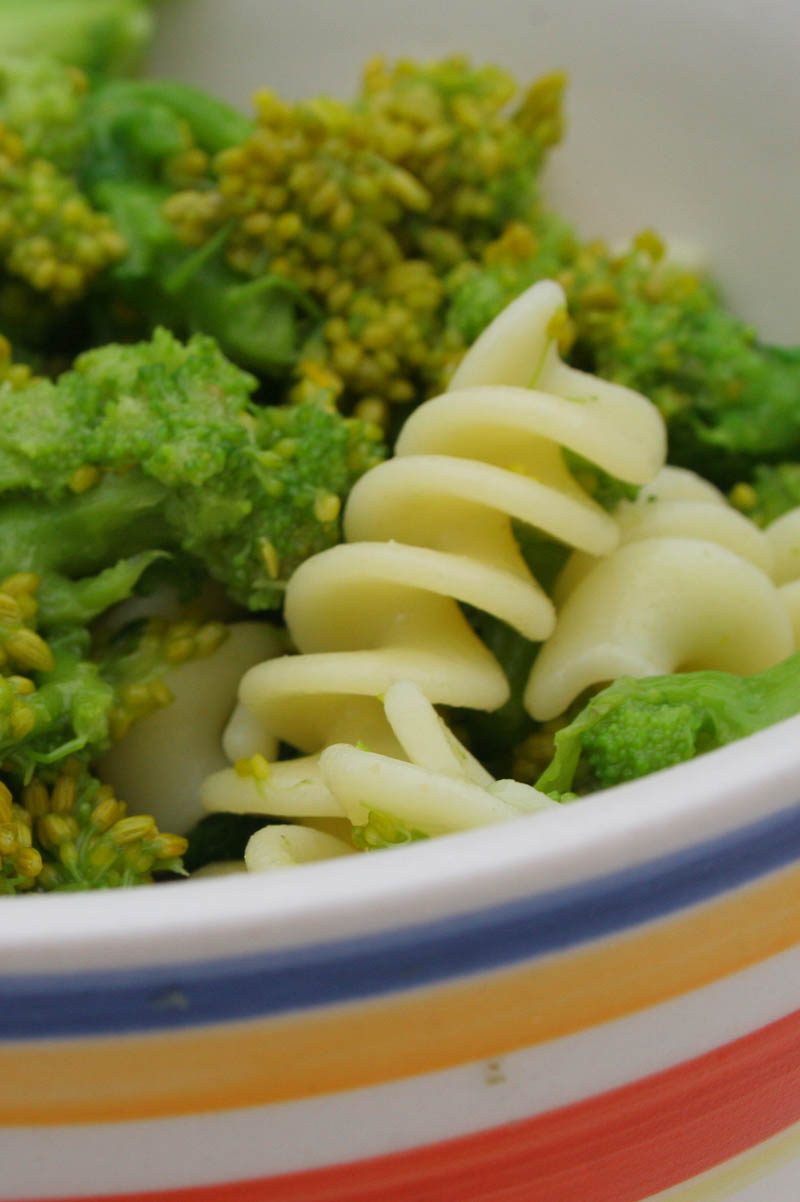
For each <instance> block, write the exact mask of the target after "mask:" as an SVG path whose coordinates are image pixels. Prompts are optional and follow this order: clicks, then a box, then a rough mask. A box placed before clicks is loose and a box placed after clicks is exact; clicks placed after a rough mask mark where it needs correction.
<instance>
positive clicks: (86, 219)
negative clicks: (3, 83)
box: [0, 126, 125, 306]
mask: <svg viewBox="0 0 800 1202" xmlns="http://www.w3.org/2000/svg"><path fill="white" fill-rule="evenodd" d="M124 252H125V243H124V241H123V240H122V238H121V237H120V235H119V234H118V233H117V232H116V230H115V229H114V227H113V225H112V223H111V221H110V219H109V218H108V216H107V215H106V214H105V213H98V212H96V211H95V210H93V209H92V207H91V206H90V204H89V203H88V201H87V200H86V198H85V197H84V196H83V195H82V194H81V192H80V191H79V190H78V188H77V187H76V185H75V183H74V181H73V180H72V179H71V177H70V176H68V175H65V174H63V173H62V172H60V171H59V170H58V168H57V167H55V166H54V165H53V164H52V163H51V162H49V161H48V160H46V159H40V158H30V157H29V156H28V155H27V154H26V153H25V150H24V147H23V145H22V141H21V139H20V138H19V137H18V136H17V135H16V134H15V133H13V132H12V131H11V130H9V129H7V128H4V127H2V126H0V269H2V271H3V272H4V273H5V274H7V275H10V276H13V277H16V278H18V279H20V280H22V281H24V283H25V284H26V285H28V287H29V288H32V289H33V290H34V291H36V292H40V293H45V294H46V295H47V297H48V298H49V299H51V300H52V301H53V303H54V304H55V305H57V306H58V305H64V304H67V303H69V302H71V301H74V300H76V299H78V298H79V297H81V296H83V295H84V293H85V292H86V291H87V289H88V288H89V286H90V285H91V283H92V282H93V281H94V280H95V278H96V277H97V276H98V275H100V274H101V273H102V272H103V271H105V270H107V268H108V267H109V266H110V265H111V264H112V263H114V262H116V261H117V260H118V259H121V258H122V256H123V254H124Z"/></svg>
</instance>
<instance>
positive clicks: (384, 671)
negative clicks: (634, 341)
mask: <svg viewBox="0 0 800 1202" xmlns="http://www.w3.org/2000/svg"><path fill="white" fill-rule="evenodd" d="M564 305H565V302H564V295H563V292H562V291H561V289H560V288H559V287H558V285H556V284H554V283H552V282H550V281H545V282H543V283H539V284H537V285H535V286H534V287H533V288H531V289H529V291H528V292H526V293H524V294H523V295H522V296H521V297H520V298H519V299H518V300H517V301H515V302H514V303H513V304H512V305H510V306H509V308H508V309H506V310H505V311H504V312H503V313H502V314H501V315H500V317H498V318H497V320H496V321H495V322H494V323H493V324H492V325H491V326H490V327H489V328H488V329H487V330H486V331H485V332H484V333H483V335H482V336H481V337H480V338H479V339H478V341H477V342H476V343H475V345H474V347H473V348H472V350H471V351H470V352H469V354H468V355H467V356H466V358H465V359H464V361H463V362H462V364H461V366H460V368H459V369H458V371H457V373H456V375H455V377H454V379H453V381H452V384H451V387H450V389H449V390H448V392H447V393H445V394H443V395H442V396H439V397H436V398H434V399H433V400H431V401H428V402H427V403H426V404H424V405H422V406H421V407H420V408H419V409H418V410H416V412H415V413H414V414H413V415H412V416H411V417H410V418H409V420H408V421H407V423H406V425H405V427H404V428H403V431H402V433H401V435H400V438H399V440H398V443H397V447H396V455H395V457H394V459H392V460H389V461H388V462H387V463H384V464H381V465H380V466H378V467H376V468H373V470H372V471H370V472H368V473H367V474H366V475H365V476H363V477H362V479H361V480H360V481H359V482H358V484H357V485H356V487H355V488H354V490H353V492H352V494H351V496H350V500H349V502H348V505H347V509H346V512H345V519H344V529H345V536H346V538H347V540H348V542H347V543H346V544H342V545H340V546H338V547H334V548H333V549H331V550H329V551H325V552H323V553H321V554H319V555H316V556H314V557H313V558H311V559H310V560H308V561H306V563H305V564H303V565H302V566H301V567H300V568H299V569H298V571H297V572H296V573H295V574H294V576H293V577H292V579H291V580H290V582H289V586H288V590H287V596H286V611H285V612H286V622H287V626H288V628H289V632H290V634H291V637H292V640H293V642H294V644H295V646H296V647H297V649H298V651H299V652H300V653H301V654H300V655H299V656H295V657H289V656H286V657H283V658H281V659H277V660H272V661H270V662H268V663H265V664H262V665H259V666H258V667H256V668H254V669H251V670H250V671H249V672H248V673H247V675H246V676H245V678H244V680H243V681H242V685H241V689H240V702H241V708H240V711H239V713H238V714H237V716H236V718H235V724H236V726H237V729H242V728H243V727H244V725H245V723H246V722H248V721H252V717H255V718H256V719H257V721H258V723H259V728H260V729H261V730H262V731H267V732H268V733H269V734H270V735H271V736H273V737H276V738H278V739H280V740H282V741H284V742H286V743H289V744H291V745H292V746H293V747H295V748H298V749H299V750H301V751H304V752H307V753H310V754H308V755H306V756H304V757H303V758H301V759H299V760H289V761H286V762H284V763H281V764H277V765H273V766H272V768H271V772H270V775H269V779H268V780H258V779H257V778H256V777H254V776H252V775H248V774H247V773H246V771H242V770H241V768H240V770H239V771H238V772H237V771H236V770H235V769H229V770H227V771H224V772H222V773H217V774H215V776H213V777H211V778H210V779H209V780H208V781H207V782H206V785H205V787H204V801H205V803H206V805H207V806H209V807H210V808H212V809H232V810H252V809H255V810H262V811H264V812H267V813H273V814H283V815H288V816H292V815H294V816H313V815H332V816H335V815H337V814H341V813H342V812H347V800H346V794H347V792H348V791H347V789H344V788H343V787H342V786H341V771H340V769H341V765H342V764H343V763H344V762H345V761H346V762H347V763H348V764H351V765H355V764H356V759H355V758H354V757H355V751H357V749H355V751H354V750H353V745H355V744H356V743H359V742H363V743H365V744H366V745H367V746H368V747H369V753H364V754H372V755H384V756H389V757H391V758H392V759H394V760H396V761H397V762H398V765H396V766H395V769H393V770H396V771H397V772H401V771H402V772H410V771H411V770H412V768H414V765H413V764H412V765H411V766H410V767H409V766H408V764H409V756H408V751H407V749H406V747H404V744H403V739H401V738H399V737H398V733H397V729H396V727H395V726H394V725H393V723H392V719H391V716H390V713H389V712H387V709H386V708H385V707H384V705H383V704H382V702H381V698H382V696H383V695H384V694H387V690H389V689H390V688H391V686H392V685H393V684H395V683H396V682H402V681H407V682H412V683H414V684H416V685H417V686H418V688H419V690H420V691H421V693H422V694H423V695H424V697H425V698H427V699H428V701H429V702H431V703H434V704H444V705H454V706H462V707H467V708H475V709H482V710H492V709H496V708H497V707H499V706H500V705H502V704H503V703H504V701H505V700H506V699H507V697H508V684H507V682H506V679H505V677H504V675H503V672H502V671H501V669H500V667H499V665H498V664H497V662H496V661H495V660H494V658H493V657H492V655H491V654H490V653H489V651H488V650H487V649H486V647H484V645H483V644H482V643H481V642H480V640H479V639H478V638H477V636H476V635H475V633H474V631H473V630H472V628H471V626H470V625H469V623H468V621H467V620H466V618H465V616H464V614H463V613H462V611H461V609H460V607H459V602H461V603H466V604H468V605H471V606H474V607H476V608H478V609H481V610H484V611H486V612H488V613H491V614H493V615H494V616H496V617H497V618H500V619H502V620H503V621H504V622H506V623H508V624H509V625H510V626H512V627H514V628H515V629H516V630H518V631H519V632H520V633H521V634H523V635H524V636H525V637H527V638H529V639H531V640H535V641H540V640H543V639H546V638H547V637H548V636H549V635H550V634H551V632H552V630H553V628H554V625H555V611H554V608H553V604H552V602H551V601H550V599H549V598H548V597H547V595H546V594H545V593H544V591H543V590H542V589H541V588H540V587H539V585H538V584H537V582H536V581H535V580H534V578H533V577H532V575H531V573H530V572H529V570H528V568H527V566H526V564H525V562H524V560H523V558H522V555H521V553H520V551H519V548H518V546H517V544H516V541H515V539H514V536H513V533H512V520H518V521H521V522H525V523H528V524H530V525H532V526H535V527H537V528H538V529H540V530H542V531H544V532H545V533H547V534H548V535H550V536H552V537H553V538H556V539H558V540H561V541H563V542H565V543H566V544H567V545H569V546H572V547H575V548H577V549H579V550H581V551H585V552H588V553H589V554H591V555H594V556H598V555H607V554H608V553H609V552H611V551H612V550H613V549H614V548H615V546H616V545H617V543H618V541H619V537H620V534H619V527H618V524H617V523H616V522H615V520H614V519H613V517H611V516H610V515H609V514H608V513H606V512H605V510H603V509H602V507H601V506H600V505H599V504H597V503H596V502H595V501H594V500H593V499H592V498H591V497H590V496H589V495H588V494H587V493H586V492H585V491H584V490H583V489H582V488H581V487H580V486H579V484H578V483H577V481H576V480H575V478H574V477H573V476H572V475H571V474H570V472H569V471H568V469H567V467H566V465H565V462H564V457H563V454H562V451H563V450H564V449H567V450H569V451H571V452H574V453H576V454H577V455H580V456H583V457H584V458H586V459H588V460H590V461H591V462H592V463H593V464H595V465H597V466H598V467H599V468H601V469H602V470H603V471H605V472H607V473H609V474H610V475H612V476H615V477H617V478H619V479H621V480H624V481H627V482H630V483H632V484H636V485H642V484H646V483H648V482H649V481H650V480H652V479H653V477H654V476H655V475H656V473H657V472H658V470H659V469H660V468H661V466H662V464H663V461H664V455H665V437H664V427H663V423H662V420H661V418H660V416H659V415H658V413H657V411H656V410H655V408H654V407H653V406H652V405H651V404H650V403H649V402H648V401H646V400H645V399H644V398H643V397H642V396H640V395H639V394H637V393H634V392H631V391H629V390H628V389H625V388H622V387H620V386H618V385H612V384H609V383H607V382H605V381H601V380H599V379H596V378H595V377H593V376H588V375H586V374H584V373H582V372H578V371H575V370H574V369H572V368H568V367H566V366H565V365H564V364H563V363H562V361H561V360H560V358H559V356H558V353H557V341H556V340H557V334H558V329H559V325H560V323H561V321H562V320H563V314H564V312H565V308H564ZM245 715H250V717H245ZM428 720H429V718H428ZM331 744H345V745H349V746H350V748H351V751H352V754H351V755H349V756H348V755H347V753H346V752H344V751H341V750H339V749H337V753H336V755H335V756H334V755H328V756H326V757H325V765H326V770H325V771H324V770H323V767H322V765H321V761H320V759H319V754H318V753H319V752H320V751H322V750H323V749H324V748H326V747H329V746H330V745H331ZM240 751H241V749H240ZM402 761H405V762H406V766H405V767H401V766H399V765H401V764H402ZM357 762H358V764H359V765H361V766H362V767H364V766H366V764H367V760H364V759H359V760H358V761H357ZM416 767H417V768H418V769H419V770H420V771H422V772H426V771H429V769H428V768H426V767H424V766H420V765H416ZM354 770H355V769H354ZM437 774H438V772H437ZM328 775H331V779H332V775H335V776H336V781H337V782H338V784H337V787H336V788H331V787H329V782H328V779H327V778H328ZM439 775H441V774H439ZM444 775H445V776H446V774H444ZM415 779H416V778H415ZM359 787H360V786H359ZM404 788H406V786H404ZM397 792H398V793H399V790H398V791H397ZM482 792H483V793H484V794H485V793H486V790H485V789H483V790H482ZM343 798H344V800H343ZM476 804H477V803H476ZM481 804H482V805H484V806H485V805H486V802H485V797H484V799H483V800H482V802H481ZM512 809H513V805H512Z"/></svg>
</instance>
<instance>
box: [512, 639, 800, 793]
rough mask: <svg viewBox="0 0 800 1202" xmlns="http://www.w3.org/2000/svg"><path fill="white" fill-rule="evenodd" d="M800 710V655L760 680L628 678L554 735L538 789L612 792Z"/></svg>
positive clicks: (717, 675)
mask: <svg viewBox="0 0 800 1202" xmlns="http://www.w3.org/2000/svg"><path fill="white" fill-rule="evenodd" d="M797 713H800V653H798V654H796V655H793V656H791V657H790V658H789V659H787V660H785V661H784V662H783V663H780V664H777V665H776V666H775V667H773V668H769V669H767V671H765V672H761V673H759V674H758V675H755V676H748V677H741V676H733V675H730V674H729V673H726V672H688V673H686V674H685V675H680V676H663V677H662V676H657V677H651V678H650V679H645V680H633V679H631V678H628V677H624V678H622V679H620V680H617V681H615V682H614V684H612V685H610V686H609V688H607V689H604V690H603V691H602V692H601V693H598V694H597V696H595V697H593V698H592V700H591V701H590V702H589V703H588V704H587V705H586V707H585V708H584V709H583V710H582V711H581V712H580V713H579V714H578V716H577V717H576V718H574V719H573V721H572V722H570V723H569V725H568V726H565V727H563V729H561V730H560V731H558V732H557V734H556V735H555V748H556V751H555V756H554V758H553V761H552V763H551V764H550V765H549V767H548V768H546V769H545V771H544V772H543V773H542V775H541V776H540V778H539V780H538V781H537V785H536V787H537V788H538V789H541V790H542V791H543V792H545V793H564V792H567V791H568V790H570V789H571V788H572V787H573V784H574V783H577V785H578V786H579V787H580V790H581V792H585V791H590V790H591V789H592V788H601V789H604V788H608V787H609V786H611V785H617V784H621V783H622V782H624V781H628V780H635V779H636V778H637V777H640V776H647V775H648V774H649V773H651V772H658V771H660V770H661V769H662V768H668V767H670V766H671V765H673V764H679V763H682V762H683V761H685V760H690V759H692V758H693V757H694V756H696V755H702V754H703V753H704V752H706V751H711V750H713V749H714V748H717V747H722V746H724V745H725V744H726V743H732V742H733V741H734V740H736V739H741V738H744V737H745V736H746V735H749V734H753V733H754V732H755V731H758V730H763V729H764V728H765V727H767V726H772V725H773V724H774V723H776V722H780V721H782V720H783V719H784V718H790V717H792V716H793V715H794V714H797Z"/></svg>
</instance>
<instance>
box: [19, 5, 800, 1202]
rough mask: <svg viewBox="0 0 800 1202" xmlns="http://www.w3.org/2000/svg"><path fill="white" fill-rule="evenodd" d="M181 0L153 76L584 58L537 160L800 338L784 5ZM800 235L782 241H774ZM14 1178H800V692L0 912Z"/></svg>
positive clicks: (579, 214)
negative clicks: (182, 876) (791, 705)
mask: <svg viewBox="0 0 800 1202" xmlns="http://www.w3.org/2000/svg"><path fill="white" fill-rule="evenodd" d="M768 12H769V19H768V20H767V19H765V17H764V15H763V10H762V9H759V7H758V6H742V5H731V4H730V3H729V2H728V0H694V3H693V4H692V5H688V4H686V3H684V0H659V2H658V3H654V2H651V0H604V2H603V4H597V2H596V0H561V3H559V4H558V5H555V4H551V3H549V2H546V0H518V2H516V0H501V2H500V3H499V4H495V5H494V6H493V7H492V9H491V11H490V12H487V10H486V6H485V5H484V4H480V3H479V2H477V0H446V2H445V0H404V3H403V4H402V5H398V4H396V2H395V0H369V2H367V0H336V3H333V2H332V0H293V2H292V4H291V5H289V4H281V3H279V2H276V3H272V4H265V3H264V2H263V0H226V3H225V4H224V5H222V4H219V3H218V0H193V2H192V3H187V2H183V3H178V2H177V0H176V2H175V3H174V4H171V5H166V6H165V7H164V10H163V23H164V24H163V30H162V37H161V43H160V46H159V48H158V51H157V55H156V67H157V68H161V69H165V68H168V69H170V70H172V71H176V72H178V73H180V74H183V75H185V76H186V77H188V78H193V79H196V80H198V81H199V82H201V83H208V84H210V85H212V86H214V87H216V88H217V89H218V90H221V91H223V92H227V93H228V94H229V95H230V96H231V97H232V98H234V99H236V98H242V97H243V96H244V94H245V93H246V92H247V91H249V90H250V88H251V86H255V85H256V84H257V83H264V82H265V81H268V82H270V83H272V84H273V85H274V86H275V87H277V88H279V89H281V90H284V91H289V92H292V91H293V92H295V93H296V92H299V91H303V90H305V91H315V90H325V89H330V90H333V91H345V90H346V89H347V88H348V87H349V86H350V85H351V82H352V79H353V77H354V75H355V72H356V69H357V65H358V64H359V63H360V62H361V61H363V60H364V59H365V58H366V57H367V56H368V55H369V54H372V53H374V52H375V51H376V50H381V49H383V50H389V51H390V52H391V53H393V54H403V53H407V54H428V55H431V56H433V55H436V54H440V53H445V52H452V51H453V50H457V49H466V50H472V51H473V52H474V53H475V54H477V55H479V56H480V57H482V58H484V59H488V60H495V61H498V62H502V63H504V64H507V65H508V66H510V67H511V68H512V69H514V70H515V71H516V72H517V73H518V74H519V75H520V76H521V77H531V76H532V75H534V74H535V73H536V72H537V71H542V70H546V69H549V68H552V67H554V66H558V65H566V66H568V67H569V68H570V69H571V73H572V76H573V80H574V87H573V93H572V94H573V100H572V106H571V115H572V125H573V131H572V134H571V137H570V140H569V142H568V149H567V150H566V151H565V152H564V154H563V156H561V157H559V158H558V159H557V161H556V163H555V164H554V167H553V170H552V172H551V178H552V180H553V187H554V191H555V193H556V197H557V199H558V198H560V200H561V202H562V204H563V206H564V208H565V210H566V212H567V213H570V214H572V215H573V216H574V217H575V218H576V219H578V220H579V221H581V222H582V224H583V228H585V229H597V228H602V229H604V231H605V232H606V233H608V234H610V235H612V236H613V235H617V234H623V233H630V232H631V230H634V229H636V228H637V227H639V226H641V225H643V224H646V223H648V222H653V223H655V224H657V225H658V226H659V227H660V228H661V229H662V230H664V231H665V232H667V233H668V234H675V235H679V236H680V235H683V236H691V237H692V238H694V239H696V240H697V241H699V242H700V243H702V244H704V245H705V246H706V247H707V248H708V250H709V252H710V255H711V258H712V261H713V262H715V263H718V264H720V266H721V269H722V275H723V278H724V281H725V283H726V284H727V286H728V289H729V292H730V294H731V295H732V296H733V297H734V299H735V301H736V303H737V304H738V306H739V308H740V310H741V311H742V312H744V313H746V314H747V315H748V316H750V317H752V318H753V319H754V320H755V321H757V322H758V323H759V324H760V325H761V326H762V328H764V329H766V331H767V332H768V333H769V334H771V335H772V336H774V337H778V338H780V337H783V338H786V339H792V338H796V336H797V325H796V299H795V292H796V278H797V272H796V271H791V270H787V262H791V261H792V259H794V261H795V262H796V261H797V259H798V257H800V233H798V229H800V227H798V224H797V222H796V219H795V212H794V210H795V207H796V198H797V196H798V195H800V154H798V151H797V141H796V136H797V135H796V113H797V112H798V111H800V83H799V82H798V81H799V80H800V75H798V72H797V70H796V63H797V61H798V58H799V57H800V21H798V17H797V9H796V7H795V0H772V3H771V4H770V5H769V8H768ZM793 239H794V241H792V240H793ZM0 907H1V909H2V914H3V922H2V923H0V1082H2V1088H0V1202H22V1200H23V1199H25V1200H27V1202H31V1200H33V1199H36V1200H38V1202H56V1200H58V1202H66V1200H67V1199H69V1200H72V1202H75V1200H77V1199H89V1198H92V1199H94V1200H95V1202H97V1200H98V1199H100V1200H102V1199H105V1200H106V1202H111V1200H112V1199H114V1200H115V1202H120V1200H122V1199H127V1200H128V1202H145V1200H146V1202H643V1200H645V1199H650V1200H651V1202H653V1200H655V1199H658V1200H659V1202H712V1200H713V1202H722V1199H726V1200H728V1199H730V1200H733V1199H736V1200H737V1202H797V1199H798V1198H799V1197H800V719H798V720H793V721H791V722H788V723H784V724H783V725H782V726H780V727H776V728H774V729H772V730H768V731H765V732H764V733H762V734H760V735H757V736H755V737H753V738H751V739H748V740H746V741H744V742H742V743H741V744H738V745H736V746H734V747H731V748H728V749H726V750H724V751H722V752H718V753H714V754H712V755H710V756H707V757H705V758H704V759H702V760H699V761H697V762H695V763H692V764H688V765H684V766H682V767H680V768H676V769H673V770H671V771H669V772H666V773H663V774H660V775H659V776H657V777H654V778H652V779H650V780H647V781H643V782H639V783H636V784H633V785H628V786H625V787H623V788H620V789H616V790H613V791H610V792H608V793H606V794H604V795H603V796H602V797H599V798H596V799H594V800H591V801H588V802H585V803H580V804H577V805H574V806H569V807H565V808H564V809H563V811H558V812H554V813H553V812H548V813H545V814H542V815H540V816H537V817H535V818H532V819H530V820H525V821H520V822H519V823H517V824H515V825H514V828H513V831H512V830H511V829H510V828H504V829H489V830H486V831H482V832H477V833H471V834H466V835H459V836H452V837H449V838H447V839H442V840H439V841H434V842H431V843H430V844H427V845H426V844H417V845H415V846H411V847H408V848H405V849H403V850H402V851H398V852H396V853H383V854H378V855H373V856H367V857H363V858H361V859H359V860H358V861H357V862H350V861H348V862H342V861H338V862H334V863H330V864H326V865H321V866H315V867H313V868H303V869H298V870H296V871H294V872H287V873H285V874H280V875H276V876H274V877H271V878H266V877H250V878H230V879H225V880H207V881H197V882H191V883H188V884H184V885H176V886H166V887H162V888H153V889H144V890H138V891H131V892H128V891H121V892H119V893H115V894H108V895H98V896H69V897H31V898H9V899H3V900H2V902H0Z"/></svg>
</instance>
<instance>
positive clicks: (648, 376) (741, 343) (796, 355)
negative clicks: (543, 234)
mask: <svg viewBox="0 0 800 1202" xmlns="http://www.w3.org/2000/svg"><path fill="white" fill-rule="evenodd" d="M662 256H663V247H662V246H661V244H660V243H659V241H658V239H656V238H655V237H654V236H653V235H644V236H642V237H640V238H639V239H638V240H637V241H636V243H635V245H634V247H633V248H632V250H631V251H630V252H628V253H627V254H625V255H623V256H612V255H609V254H608V253H607V252H606V251H605V250H604V249H603V248H587V249H586V250H584V251H583V252H582V253H581V255H579V256H578V258H577V260H576V262H575V265H574V269H573V272H572V275H571V276H570V275H569V273H568V278H567V290H568V295H569V299H570V306H571V314H572V317H573V320H574V323H575V327H576V335H577V337H576V342H575V346H574V351H573V354H574V355H575V356H577V358H578V360H579V361H581V360H582V359H584V360H586V359H588V362H589V364H590V365H591V367H592V368H593V370H596V371H597V372H598V373H599V374H600V375H603V376H606V377H607V378H609V379H612V380H615V381H617V382H619V383H621V384H626V385H627V386H628V387H630V388H635V389H637V390H638V391H640V392H643V393H644V394H645V395H646V396H648V397H650V399H651V400H653V401H654V402H655V404H656V405H657V406H658V407H659V409H660V410H661V412H662V414H663V415H664V418H665V420H666V422H667V427H668V431H669V443H670V461H671V462H672V463H676V464H680V465H682V466H686V467H690V468H693V469H695V470H697V471H699V472H700V473H701V474H702V475H704V476H706V478H708V479H710V480H713V481H714V482H716V483H718V484H721V485H723V486H724V485H730V484H731V483H733V482H734V481H735V480H736V479H737V477H741V475H742V474H743V471H747V469H748V468H749V467H750V466H751V465H752V464H753V463H756V462H759V461H761V460H764V459H774V458H782V457H786V455H787V453H789V454H791V453H792V451H793V450H795V449H797V448H800V350H786V349H782V348H780V347H772V346H766V345H763V344H762V343H760V342H759V341H758V339H757V338H756V335H755V333H754V331H753V330H752V329H751V328H750V327H749V326H747V325H745V324H744V323H743V322H741V321H739V320H738V319H737V318H735V317H734V316H733V315H732V314H730V313H729V312H727V311H726V309H725V308H724V306H723V304H722V303H721V301H720V298H719V296H718V294H717V292H716V290H715V288H714V287H713V286H712V285H711V284H710V283H709V282H708V281H706V280H704V279H701V278H699V277H698V276H697V275H695V274H694V273H692V272H689V271H687V270H685V269H683V268H680V267H678V266H674V265H670V264H669V262H667V261H663V258H662Z"/></svg>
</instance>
